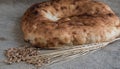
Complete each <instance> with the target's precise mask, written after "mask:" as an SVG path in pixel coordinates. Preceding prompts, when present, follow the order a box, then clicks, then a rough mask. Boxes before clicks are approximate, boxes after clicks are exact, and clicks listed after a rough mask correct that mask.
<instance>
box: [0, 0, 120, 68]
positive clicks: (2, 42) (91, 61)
mask: <svg viewBox="0 0 120 69" xmlns="http://www.w3.org/2000/svg"><path fill="white" fill-rule="evenodd" d="M40 1H42V0H0V69H35V67H34V66H32V65H28V64H25V63H17V64H13V65H6V64H4V63H3V62H2V61H3V60H4V59H5V57H4V55H3V53H4V50H5V49H8V48H10V47H18V46H21V45H24V41H23V39H22V38H23V35H22V33H21V30H20V17H21V16H22V15H23V13H24V11H25V10H26V9H27V8H28V7H29V6H30V5H31V4H33V3H36V2H40ZM102 1H103V2H105V3H107V4H109V5H110V7H111V8H112V9H113V10H114V11H115V12H116V14H117V15H119V16H120V7H119V6H120V0H102ZM41 69H120V41H116V42H114V43H112V44H110V45H108V46H107V47H105V48H102V49H100V50H98V51H96V52H93V53H88V54H87V55H84V56H81V55H78V57H77V58H75V59H72V60H69V61H64V62H59V63H54V64H52V65H49V66H45V67H42V68H41Z"/></svg>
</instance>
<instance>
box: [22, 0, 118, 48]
mask: <svg viewBox="0 0 120 69" xmlns="http://www.w3.org/2000/svg"><path fill="white" fill-rule="evenodd" d="M22 30H23V33H24V38H25V40H29V41H30V43H31V44H33V45H35V46H38V47H42V48H43V47H47V48H50V47H57V46H63V45H79V44H87V43H97V42H103V41H110V40H112V39H114V38H115V37H117V36H118V35H119V34H120V22H119V18H118V17H117V16H116V15H115V14H114V13H113V11H112V10H111V9H110V8H109V7H108V6H107V5H105V4H104V3H101V2H97V1H92V0H51V1H46V2H42V3H37V4H34V5H32V6H31V7H30V8H29V9H28V10H27V11H26V12H25V14H24V16H23V19H22Z"/></svg>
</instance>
